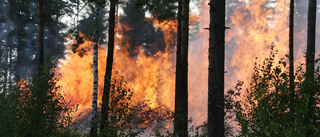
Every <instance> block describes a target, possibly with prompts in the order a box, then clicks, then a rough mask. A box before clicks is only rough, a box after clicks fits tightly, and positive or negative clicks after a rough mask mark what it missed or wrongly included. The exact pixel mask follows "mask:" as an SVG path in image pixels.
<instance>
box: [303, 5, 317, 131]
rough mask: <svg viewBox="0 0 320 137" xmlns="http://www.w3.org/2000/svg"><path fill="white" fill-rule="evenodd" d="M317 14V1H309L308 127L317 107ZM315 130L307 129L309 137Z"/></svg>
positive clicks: (307, 62)
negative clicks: (315, 68)
mask: <svg viewBox="0 0 320 137" xmlns="http://www.w3.org/2000/svg"><path fill="white" fill-rule="evenodd" d="M316 13H317V1H316V0H309V6H308V29H307V33H308V34H307V55H306V56H307V59H306V84H307V85H308V87H310V88H309V89H308V92H306V94H309V95H310V100H309V102H308V117H306V123H305V124H306V125H309V124H310V123H311V121H312V118H313V116H314V115H315V114H314V110H313V109H312V108H313V107H314V105H315V99H314V98H315V89H314V63H315V62H314V61H315V44H316ZM313 130H314V129H313V128H307V136H312V132H313Z"/></svg>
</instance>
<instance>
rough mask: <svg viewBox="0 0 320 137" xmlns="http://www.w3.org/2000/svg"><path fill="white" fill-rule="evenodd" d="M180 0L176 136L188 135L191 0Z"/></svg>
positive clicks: (175, 116) (175, 115) (175, 117)
mask: <svg viewBox="0 0 320 137" xmlns="http://www.w3.org/2000/svg"><path fill="white" fill-rule="evenodd" d="M178 2H179V6H178V40H180V38H181V42H180V43H181V45H180V43H179V42H177V43H179V45H177V66H176V90H175V114H174V136H180V137H184V136H188V43H189V0H179V1H178ZM179 11H181V14H180V12H179ZM179 20H181V21H179ZM179 25H181V27H180V26H179ZM179 29H180V30H179ZM179 32H180V34H179Z"/></svg>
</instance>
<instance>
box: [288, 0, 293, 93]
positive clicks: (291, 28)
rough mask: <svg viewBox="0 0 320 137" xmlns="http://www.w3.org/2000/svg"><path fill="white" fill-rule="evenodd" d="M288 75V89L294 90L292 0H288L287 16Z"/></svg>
mask: <svg viewBox="0 0 320 137" xmlns="http://www.w3.org/2000/svg"><path fill="white" fill-rule="evenodd" d="M289 18H290V19H289V63H290V65H289V77H290V90H291V91H293V90H294V75H293V68H294V63H293V56H294V55H293V42H294V41H293V37H294V35H293V33H294V24H293V23H294V22H293V21H294V0H290V16H289Z"/></svg>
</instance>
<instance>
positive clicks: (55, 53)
mask: <svg viewBox="0 0 320 137" xmlns="http://www.w3.org/2000/svg"><path fill="white" fill-rule="evenodd" d="M59 2H60V1H59V0H56V40H55V44H54V55H57V53H58V42H59V16H60V15H59Z"/></svg>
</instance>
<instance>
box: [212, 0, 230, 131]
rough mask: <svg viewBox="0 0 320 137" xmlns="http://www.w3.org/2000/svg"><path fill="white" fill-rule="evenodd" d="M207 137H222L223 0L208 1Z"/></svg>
mask: <svg viewBox="0 0 320 137" xmlns="http://www.w3.org/2000/svg"><path fill="white" fill-rule="evenodd" d="M209 5H210V26H209V32H210V36H209V77H208V84H209V85H208V89H209V90H208V137H223V136H224V130H225V129H224V128H225V127H224V59H225V29H226V27H225V0H210V3H209Z"/></svg>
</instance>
